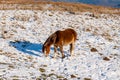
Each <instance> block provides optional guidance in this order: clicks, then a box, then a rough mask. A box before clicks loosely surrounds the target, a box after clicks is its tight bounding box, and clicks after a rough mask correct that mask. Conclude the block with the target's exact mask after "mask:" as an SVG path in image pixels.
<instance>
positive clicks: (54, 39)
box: [51, 34, 57, 43]
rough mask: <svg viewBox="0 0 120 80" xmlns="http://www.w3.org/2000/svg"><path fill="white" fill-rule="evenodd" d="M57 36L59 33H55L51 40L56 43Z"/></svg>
mask: <svg viewBox="0 0 120 80" xmlns="http://www.w3.org/2000/svg"><path fill="white" fill-rule="evenodd" d="M56 38H57V34H53V35H52V38H51V40H52V41H53V43H55V41H56Z"/></svg>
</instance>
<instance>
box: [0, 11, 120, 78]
mask: <svg viewBox="0 0 120 80" xmlns="http://www.w3.org/2000/svg"><path fill="white" fill-rule="evenodd" d="M68 27H69V28H73V29H75V30H76V31H77V33H78V40H77V41H76V46H75V53H74V56H73V57H70V56H69V46H65V47H64V53H65V55H66V57H65V59H63V60H62V59H61V57H60V56H61V55H60V54H58V57H57V58H56V59H53V58H52V56H54V51H53V46H52V47H51V52H50V55H49V57H48V58H46V57H44V54H43V53H42V51H41V48H42V45H43V43H44V42H45V40H46V39H47V38H48V36H49V35H50V34H51V33H53V32H55V31H56V30H63V29H65V28H68ZM40 79H42V80H120V16H118V15H112V14H111V15H107V14H101V15H99V16H94V15H93V14H92V13H89V12H84V13H70V12H60V11H47V10H46V11H39V10H0V80H40Z"/></svg>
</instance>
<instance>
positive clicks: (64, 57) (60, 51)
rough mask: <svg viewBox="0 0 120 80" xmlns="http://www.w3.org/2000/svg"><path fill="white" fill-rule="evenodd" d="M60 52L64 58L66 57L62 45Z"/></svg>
mask: <svg viewBox="0 0 120 80" xmlns="http://www.w3.org/2000/svg"><path fill="white" fill-rule="evenodd" d="M60 52H61V53H62V58H65V55H64V53H63V46H60Z"/></svg>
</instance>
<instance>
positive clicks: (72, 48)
mask: <svg viewBox="0 0 120 80" xmlns="http://www.w3.org/2000/svg"><path fill="white" fill-rule="evenodd" d="M74 45H75V44H74V43H71V44H70V55H71V56H73V55H74Z"/></svg>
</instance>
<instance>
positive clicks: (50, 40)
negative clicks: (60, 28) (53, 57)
mask: <svg viewBox="0 0 120 80" xmlns="http://www.w3.org/2000/svg"><path fill="white" fill-rule="evenodd" d="M55 40H56V34H52V35H51V36H50V37H49V38H48V39H47V40H46V41H45V43H44V44H43V47H42V52H43V53H44V54H45V56H46V57H47V56H48V55H49V52H50V46H51V45H52V44H54V43H55Z"/></svg>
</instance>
